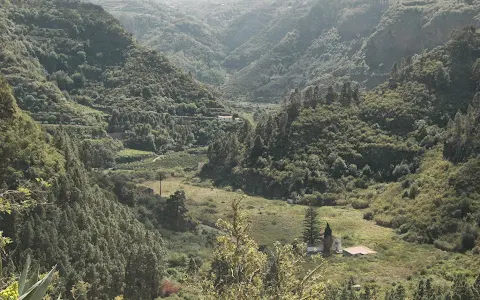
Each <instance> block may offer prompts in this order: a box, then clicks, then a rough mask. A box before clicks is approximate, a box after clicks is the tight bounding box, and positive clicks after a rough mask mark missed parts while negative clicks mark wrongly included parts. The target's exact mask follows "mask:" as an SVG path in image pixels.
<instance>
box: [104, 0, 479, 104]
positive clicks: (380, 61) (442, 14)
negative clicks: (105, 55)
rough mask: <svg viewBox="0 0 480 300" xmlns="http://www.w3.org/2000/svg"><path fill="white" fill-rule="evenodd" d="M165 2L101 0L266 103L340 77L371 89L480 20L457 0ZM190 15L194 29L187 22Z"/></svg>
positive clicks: (136, 27) (474, 8)
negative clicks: (394, 70)
mask: <svg viewBox="0 0 480 300" xmlns="http://www.w3.org/2000/svg"><path fill="white" fill-rule="evenodd" d="M159 2H162V3H165V4H166V5H167V6H169V7H165V6H161V8H160V6H158V5H157V6H156V7H157V8H152V7H154V6H152V4H151V3H142V4H140V3H139V2H137V1H133V0H131V1H129V2H127V3H128V4H125V3H123V4H121V5H119V4H118V1H114V0H98V3H100V4H102V5H105V6H106V7H107V9H108V10H110V11H112V12H113V13H115V14H116V15H118V16H120V15H124V16H129V18H127V19H125V18H126V17H125V18H124V24H126V26H127V27H128V28H129V30H130V31H131V32H134V34H135V36H136V37H137V38H138V39H139V41H141V42H142V43H146V44H148V45H150V46H152V47H155V48H156V49H159V50H161V51H162V52H165V53H167V54H169V55H170V57H172V59H173V60H175V61H176V62H179V63H180V64H181V65H182V66H183V67H184V68H185V69H187V70H189V71H194V72H195V74H196V77H197V78H198V79H199V80H202V81H205V82H208V83H214V84H216V85H221V84H222V83H223V82H224V84H223V86H222V87H221V90H222V92H223V93H224V95H225V96H226V97H227V98H232V99H237V100H238V99H240V100H252V101H268V102H271V101H273V102H278V101H279V99H281V97H283V96H285V95H287V94H288V93H289V91H290V90H292V89H294V88H301V89H303V88H306V87H307V86H309V85H317V84H319V83H327V82H330V83H333V82H334V81H335V80H333V79H334V78H343V79H345V80H349V79H351V80H354V81H356V82H359V83H361V84H362V85H363V86H364V87H367V88H372V87H374V86H375V85H377V84H379V83H381V82H383V81H384V80H385V79H386V78H387V77H388V74H389V72H390V69H391V68H392V66H393V64H394V62H399V61H400V60H401V59H403V58H407V57H408V56H411V55H413V54H416V53H420V52H422V51H423V50H424V49H433V48H435V47H436V46H439V45H442V44H443V43H445V42H446V41H447V40H448V39H449V38H450V35H451V33H452V31H453V30H454V29H459V28H461V27H463V26H466V25H475V26H477V25H478V15H479V13H480V3H478V2H475V1H468V2H467V1H456V0H441V1H413V0H401V1H381V0H375V1H371V0H359V1H357V0H356V1H353V0H341V1H326V0H311V1H300V0H296V1H287V0H276V1H273V0H272V1H260V2H258V1H250V0H232V1H216V0H205V1H188V0H181V1H175V2H172V1H168V0H163V1H159ZM140 7H141V8H140ZM180 12H182V13H185V14H186V15H189V16H193V17H191V18H187V17H185V16H183V17H181V13H180ZM179 16H180V17H179ZM143 19H145V21H142V20H143ZM159 19H160V20H159ZM134 20H138V21H134ZM147 20H148V22H147ZM153 20H155V21H153ZM145 23H148V25H146V24H145ZM184 23H187V24H188V26H187V28H188V30H183V29H182V28H180V29H179V26H178V24H184ZM139 31H140V32H139ZM145 32H147V34H145ZM149 33H151V34H149ZM206 57H208V59H206ZM195 62H200V63H195ZM195 65H197V66H199V67H198V68H194V67H193V66H195ZM205 75H207V76H205ZM324 88H326V86H324Z"/></svg>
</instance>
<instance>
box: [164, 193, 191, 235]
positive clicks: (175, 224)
mask: <svg viewBox="0 0 480 300" xmlns="http://www.w3.org/2000/svg"><path fill="white" fill-rule="evenodd" d="M186 200H187V198H186V197H185V192H184V191H182V190H180V191H176V192H175V194H173V195H171V196H170V198H169V199H168V200H167V204H166V205H165V210H164V222H165V225H166V226H167V227H168V228H170V229H173V230H176V231H185V230H187V224H188V220H187V212H188V209H187V206H186V205H185V202H186Z"/></svg>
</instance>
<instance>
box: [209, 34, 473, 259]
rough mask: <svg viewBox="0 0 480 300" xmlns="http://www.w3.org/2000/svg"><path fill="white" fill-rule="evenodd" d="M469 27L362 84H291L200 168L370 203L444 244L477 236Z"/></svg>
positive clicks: (382, 216) (266, 189)
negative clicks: (387, 75)
mask: <svg viewBox="0 0 480 300" xmlns="http://www.w3.org/2000/svg"><path fill="white" fill-rule="evenodd" d="M479 57H480V35H479V34H478V33H477V32H476V29H475V28H474V27H468V28H466V29H462V30H460V31H458V32H456V33H455V34H454V36H453V39H452V40H451V41H450V42H449V43H448V44H447V45H446V46H444V47H439V48H437V49H435V50H433V51H431V52H428V53H423V54H421V55H416V56H414V57H413V58H412V59H409V60H406V61H404V62H403V63H401V64H395V66H394V68H393V70H392V72H391V79H390V81H389V82H388V83H384V84H382V85H380V86H378V87H376V88H375V89H373V90H372V91H368V92H359V89H358V86H352V84H351V83H350V82H345V83H343V85H342V88H341V89H340V90H336V89H334V88H333V87H329V88H328V89H327V92H326V93H322V92H321V90H320V89H319V88H318V86H317V87H310V88H308V89H307V90H306V91H305V92H304V93H301V92H300V91H299V90H296V91H295V92H293V93H292V94H291V95H290V97H289V99H287V101H286V102H285V104H284V105H283V108H282V109H280V110H279V112H278V113H275V114H271V115H267V116H264V117H263V118H261V119H262V121H261V122H260V123H259V124H257V126H256V128H253V127H252V126H251V125H249V124H248V123H245V126H244V128H243V129H242V130H241V131H239V132H230V133H228V132H227V133H225V135H223V136H220V137H219V138H218V140H217V141H216V142H215V143H213V144H211V145H210V147H209V157H210V165H209V166H207V167H206V168H204V172H205V175H207V176H214V177H215V174H222V175H220V176H217V177H216V178H218V183H219V184H228V185H232V186H233V187H235V188H243V189H244V190H245V191H247V192H250V193H257V194H263V195H266V196H269V197H282V198H284V197H290V198H292V199H295V200H296V201H298V202H300V203H311V204H315V205H320V206H321V205H335V204H339V203H343V204H346V203H349V204H351V205H353V207H356V208H360V209H365V208H368V207H369V206H371V207H372V209H371V210H370V211H368V212H366V215H365V217H366V218H368V219H374V220H376V222H377V223H378V224H381V225H384V226H391V227H394V228H398V230H399V232H400V233H401V234H403V236H404V238H405V239H407V240H410V241H419V242H427V243H436V244H437V245H438V247H441V248H442V249H446V250H458V251H464V250H469V249H472V248H473V247H474V246H475V245H476V244H477V245H478V242H475V240H476V238H477V237H478V233H477V229H476V228H477V226H478V225H479V215H478V209H477V208H478V205H480V202H479V199H478V194H477V192H478V191H477V190H476V188H475V186H477V185H478V184H479V183H478V181H477V176H473V174H476V170H477V168H478V166H477V165H478V161H477V158H476V157H477V155H478V154H479V148H478V145H477V144H478V142H477V140H478V137H477V134H478V132H477V131H478V130H477V129H476V128H478V124H477V123H478V121H479V118H478V116H479V110H480V107H479V102H478V98H479V94H478V93H477V92H478V84H479V77H478V64H479V62H478V58H479Z"/></svg>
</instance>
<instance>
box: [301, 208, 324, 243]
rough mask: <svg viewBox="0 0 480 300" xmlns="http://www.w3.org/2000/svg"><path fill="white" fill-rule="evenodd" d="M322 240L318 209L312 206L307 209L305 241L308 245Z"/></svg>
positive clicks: (304, 225)
mask: <svg viewBox="0 0 480 300" xmlns="http://www.w3.org/2000/svg"><path fill="white" fill-rule="evenodd" d="M319 240H320V222H319V220H318V212H317V209H316V208H315V207H313V206H310V207H309V208H307V209H306V210H305V219H304V221H303V241H304V242H305V243H307V244H308V245H314V244H315V243H317V242H318V241H319Z"/></svg>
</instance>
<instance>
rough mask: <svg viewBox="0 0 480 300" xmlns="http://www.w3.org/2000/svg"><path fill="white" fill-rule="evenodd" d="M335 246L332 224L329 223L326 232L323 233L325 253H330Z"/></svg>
mask: <svg viewBox="0 0 480 300" xmlns="http://www.w3.org/2000/svg"><path fill="white" fill-rule="evenodd" d="M332 246H333V234H332V229H331V228H330V224H328V223H327V227H326V228H325V232H324V233H323V253H324V254H325V255H330V253H331V250H332Z"/></svg>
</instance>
